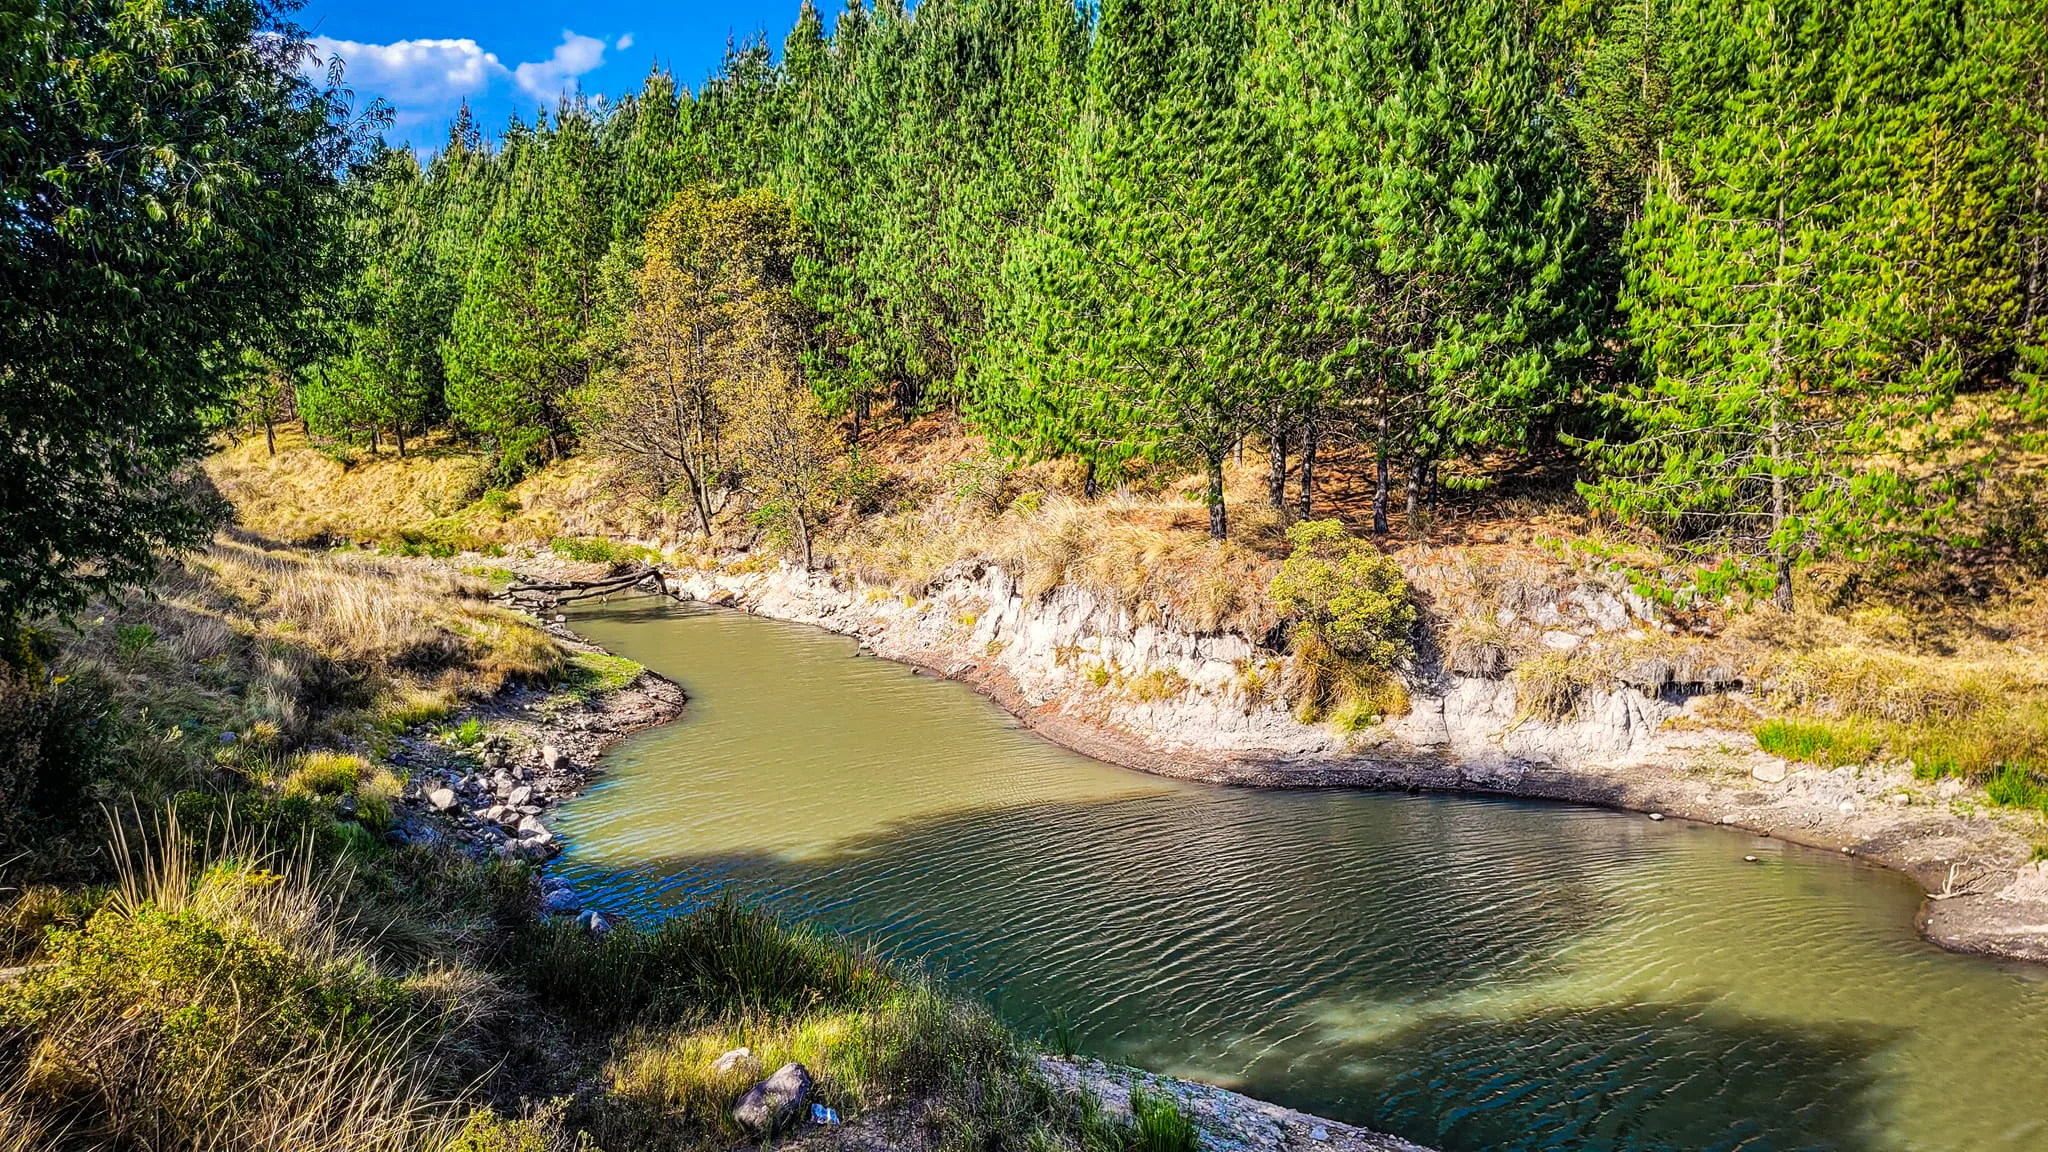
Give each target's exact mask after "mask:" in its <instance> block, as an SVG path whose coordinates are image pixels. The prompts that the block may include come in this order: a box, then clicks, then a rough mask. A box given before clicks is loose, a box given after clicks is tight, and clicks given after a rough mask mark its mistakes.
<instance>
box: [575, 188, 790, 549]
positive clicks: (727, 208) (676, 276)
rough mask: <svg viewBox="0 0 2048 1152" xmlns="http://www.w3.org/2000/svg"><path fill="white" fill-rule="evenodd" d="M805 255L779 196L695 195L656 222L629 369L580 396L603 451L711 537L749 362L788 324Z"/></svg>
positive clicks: (632, 323) (631, 331) (639, 485)
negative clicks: (799, 260)
mask: <svg viewBox="0 0 2048 1152" xmlns="http://www.w3.org/2000/svg"><path fill="white" fill-rule="evenodd" d="M797 249H798V233H797V230H796V225H795V221H794V219H793V218H792V217H791V215H790V211H789V207H788V205H787V204H786V203H784V202H783V201H781V200H780V199H778V198H777V197H775V196H774V195H773V194H772V193H768V192H765V191H755V192H749V193H744V194H742V195H740V196H737V197H726V196H722V195H720V194H718V193H716V192H714V191H712V190H709V189H705V188H702V187H699V188H690V189H685V190H684V191H683V192H682V194H680V195H678V196H677V197H676V198H675V199H674V200H672V201H671V202H670V203H669V205H668V207H666V208H664V209H662V211H661V212H660V213H658V214H657V215H656V216H655V218H654V220H653V221H652V222H651V223H650V224H649V225H648V227H647V237H646V250H647V254H646V259H645V262H644V263H643V265H642V267H641V269H640V273H639V276H638V278H637V301H636V303H635V305H634V307H633V309H632V311H631V313H630V314H629V316H628V318H627V321H626V338H625V347H624V355H623V357H622V361H621V363H620V364H619V366H618V367H617V368H616V369H614V370H613V371H611V372H608V373H606V374H605V375H604V376H603V377H602V378H601V379H600V380H599V381H598V382H597V383H596V384H595V385H594V386H592V387H591V388H589V389H587V390H586V392H585V393H584V395H583V396H582V397H581V404H582V410H583V423H584V425H585V427H586V428H588V430H589V432H590V434H591V438H592V441H593V443H594V444H595V445H596V447H598V448H599V449H600V450H601V451H604V452H606V453H608V454H609V455H611V456H612V457H613V458H614V459H616V460H617V461H619V463H620V464H621V465H622V466H623V467H622V475H623V476H624V477H625V478H627V480H628V482H629V483H630V484H631V485H632V486H633V487H634V488H635V489H637V490H638V491H640V492H641V493H642V494H643V495H645V496H647V497H649V498H651V499H653V500H655V501H666V500H669V499H671V498H674V497H675V496H677V495H683V496H686V497H687V498H688V500H689V503H690V509H691V512H692V513H693V515H694V516H695V519H696V524H697V529H698V531H699V532H701V533H703V534H704V535H706V536H709V535H710V534H711V517H712V515H713V514H714V513H715V512H716V511H717V509H715V508H714V507H713V506H712V492H711V489H712V485H713V483H714V482H715V481H716V480H717V478H718V476H719V474H720V473H721V472H722V471H723V470H724V468H725V467H726V461H725V455H726V449H725V446H724V444H723V438H724V437H725V435H726V433H727V431H728V426H729V425H730V424H731V422H732V417H731V416H730V414H729V413H728V409H730V408H732V407H733V406H734V405H735V403H736V401H737V399H738V398H739V395H738V390H739V389H740V386H741V382H742V381H744V380H746V379H748V378H749V377H750V375H752V374H753V372H754V371H755V366H754V365H752V364H750V363H748V362H747V358H749V357H753V356H758V355H761V354H762V353H763V351H764V344H763V339H762V336H761V334H760V330H761V329H762V328H763V326H765V325H773V324H779V323H786V321H785V319H784V317H782V316H780V315H778V311H786V309H787V296H788V291H789V286H790V281H791V264H792V262H793V260H794V257H795V253H796V251H797ZM798 506H799V507H806V506H804V505H801V504H799V505H798ZM806 531H807V529H806Z"/></svg>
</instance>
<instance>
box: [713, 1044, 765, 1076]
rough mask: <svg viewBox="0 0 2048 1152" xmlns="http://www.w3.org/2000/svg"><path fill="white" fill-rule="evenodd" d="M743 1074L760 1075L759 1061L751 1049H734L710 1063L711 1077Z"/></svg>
mask: <svg viewBox="0 0 2048 1152" xmlns="http://www.w3.org/2000/svg"><path fill="white" fill-rule="evenodd" d="M740 1072H744V1073H746V1074H747V1075H749V1076H758V1075H760V1074H761V1060H760V1058H759V1057H757V1056H755V1055H754V1050H753V1049H752V1048H734V1049H733V1050H732V1051H730V1052H727V1053H725V1054H724V1055H722V1056H720V1057H719V1058H718V1059H716V1060H713V1061H712V1062H711V1074H712V1075H713V1076H731V1075H734V1074H736V1073H740Z"/></svg>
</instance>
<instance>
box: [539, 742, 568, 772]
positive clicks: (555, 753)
mask: <svg viewBox="0 0 2048 1152" xmlns="http://www.w3.org/2000/svg"><path fill="white" fill-rule="evenodd" d="M540 766H541V769H542V771H546V772H560V771H561V770H562V769H564V768H567V767H568V766H569V758H568V757H567V756H564V755H563V754H562V750H561V749H560V748H557V747H555V746H554V745H553V744H544V745H542V746H541V750H540Z"/></svg>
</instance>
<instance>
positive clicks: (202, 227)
mask: <svg viewBox="0 0 2048 1152" xmlns="http://www.w3.org/2000/svg"><path fill="white" fill-rule="evenodd" d="M289 11H290V8H289V6H278V5H271V4H262V3H252V2H246V0H200V2H197V3H193V4H184V5H168V6H167V5H161V4H151V3H129V2H125V0H84V2H79V3H65V4H31V5H27V6H24V7H18V8H15V9H12V10H10V13H9V16H8V20H7V23H6V32H5V35H4V40H0V53H4V58H5V62H6V66H5V68H4V70H0V75H4V79H0V138H5V139H6V140H8V141H9V144H8V163H7V164H6V165H5V171H4V175H0V180H4V181H5V193H4V195H0V205H5V207H4V209H0V212H4V215H5V220H6V223H5V225H4V230H5V232H6V234H7V235H8V236H9V237H10V239H9V242H8V244H7V245H6V248H5V253H4V255H0V278H4V279H5V281H6V284H7V291H6V296H7V301H8V307H7V310H6V314H5V319H4V320H0V349H4V351H0V541H4V544H0V627H5V628H11V627H13V626H14V625H15V624H17V623H19V622H21V621H23V620H25V619H27V618H31V617H33V616H35V615H37V614H40V613H42V612H45V611H51V610H56V611H71V610H75V609H77V608H79V607H81V606H83V605H84V604H85V603H86V601H87V599H88V598H90V597H91V596H92V595H94V594H95V593H96V592H99V591H102V590H106V589H115V588H120V587H123V586H127V585H132V584H135V583H139V582H141V581H144V580H147V579H148V578H149V577H150V576H151V575H152V574H154V572H155V571H156V568H157V561H158V557H159V556H160V555H161V553H162V552H163V550H165V549H167V548H177V547H182V546H187V545H191V544H194V543H197V542H198V541H201V540H203V539H205V537H206V535H207V534H208V533H209V531H210V530H211V528H212V526H213V523H214V519H215V516H216V511H217V509H216V506H215V505H214V504H213V503H212V502H211V501H207V500H203V499H196V498H195V493H194V492H193V490H192V489H191V488H190V487H189V486H188V485H187V484H186V483H185V480H186V478H187V476H188V466H189V465H190V464H192V463H193V462H194V461H195V460H196V459H197V458H198V457H199V456H200V455H201V454H203V453H204V452H205V451H206V450H207V442H206V439H205V435H206V433H207V431H208V430H209V428H208V424H209V421H210V420H211V419H213V418H214V417H215V416H216V415H217V413H218V411H219V409H220V408H221V407H222V406H223V405H224V404H225V403H226V402H227V401H228V400H229V392H230V390H231V389H232V386H233V384H234V381H235V377H236V374H237V373H236V370H235V369H233V368H230V369H229V370H226V371H223V370H221V366H222V365H236V364H239V362H240V358H241V355H242V353H243V352H244V351H246V350H259V351H261V350H266V349H274V348H279V347H288V346H290V345H291V344H293V343H295V341H296V337H297V335H298V330H299V327H300V325H299V320H298V318H299V315H300V313H301V311H302V309H303V307H304V305H305V303H306V301H308V300H309V299H310V298H312V297H314V296H315V295H317V294H318V293H319V292H321V291H322V290H323V288H324V287H325V284H326V281H327V279H328V271H327V269H326V267H325V265H324V261H323V257H322V245H321V244H320V239H321V236H322V234H323V231H324V230H325V229H326V228H327V227H328V226H329V221H330V220H331V219H332V209H333V207H334V201H333V193H334V188H335V180H334V174H335V172H336V171H337V169H339V168H340V167H341V166H342V165H343V164H344V163H345V162H346V161H347V160H348V159H349V154H350V151H351V145H352V141H351V137H350V135H349V131H350V129H351V128H352V127H355V125H352V124H351V122H350V116H351V109H350V107H349V105H348V102H347V101H348V96H347V92H346V90H345V89H344V88H342V87H341V85H340V83H339V81H340V77H339V73H338V72H337V73H335V74H334V75H332V76H330V77H329V81H330V82H329V83H328V84H327V85H325V86H316V85H315V84H314V83H312V82H311V81H309V80H308V79H306V78H305V76H304V74H303V73H302V72H301V70H300V69H301V64H302V61H303V60H304V57H305V54H306V51H307V45H306V41H305V38H304V34H303V32H301V30H299V29H298V28H296V27H294V26H292V25H291V24H289V23H288V22H286V21H285V19H284V16H285V15H286V14H287V13H289ZM375 111H376V110H373V116H372V119H371V120H370V121H368V122H366V123H365V124H364V125H363V126H365V127H369V128H374V127H375V126H376V124H377V122H378V121H377V120H376V119H375V115H374V113H375Z"/></svg>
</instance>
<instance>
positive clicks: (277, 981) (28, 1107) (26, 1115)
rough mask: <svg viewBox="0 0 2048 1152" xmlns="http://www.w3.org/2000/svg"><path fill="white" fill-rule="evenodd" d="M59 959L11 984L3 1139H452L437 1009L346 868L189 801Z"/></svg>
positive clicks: (380, 1146) (250, 1144) (35, 1143)
mask: <svg viewBox="0 0 2048 1152" xmlns="http://www.w3.org/2000/svg"><path fill="white" fill-rule="evenodd" d="M114 858H115V860H116V863H117V866H118V882H117V884H116V886H115V889H114V892H113V894H112V896H111V897H110V899H109V900H108V901H107V903H106V905H105V907H103V908H102V909H101V910H100V911H99V912H98V913H96V914H95V915H94V916H93V917H92V919H91V921H90V922H89V923H88V924H86V925H85V926H83V927H82V928H79V929H77V930H74V931H71V932H68V933H61V934H59V935H58V936H56V937H53V938H52V941H51V943H50V945H49V951H48V955H49V958H48V961H47V962H46V963H45V964H43V965H42V966H39V967H37V968H34V969H32V970H30V971H29V972H28V973H27V974H26V975H24V976H23V977H21V978H20V979H18V980H17V981H15V982H13V983H12V984H9V985H6V986H4V987H0V1021H4V1022H5V1024H6V1025H7V1026H8V1027H9V1028H11V1029H16V1030H19V1034H20V1035H21V1044H20V1047H19V1048H18V1049H17V1050H16V1052H17V1055H16V1056H14V1057H12V1058H10V1059H8V1060H6V1061H5V1063H4V1064H0V1069H4V1072H0V1074H4V1075H5V1076H6V1077H7V1079H6V1082H5V1085H4V1087H0V1103H4V1107H0V1112H5V1113H6V1114H7V1116H8V1123H7V1126H6V1127H0V1148H5V1147H8V1146H9V1143H10V1142H13V1143H15V1144H16V1145H17V1146H32V1147H39V1148H48V1149H69V1148H76V1149H81V1150H82V1149H96V1148H121V1147H150V1148H159V1149H166V1150H170V1149H193V1150H195V1152H197V1150H199V1149H206V1150H213V1149H226V1150H231V1152H240V1150H245V1149H246V1150H248V1152H256V1150H259V1149H262V1150H278V1149H288V1150H290V1152H330V1150H331V1152H343V1150H354V1149H366V1150H370V1152H412V1150H415V1149H418V1150H425V1149H434V1148H439V1147H441V1146H442V1145H443V1144H445V1143H446V1141H447V1139H448V1138H449V1136H450V1135H451V1134H452V1132H453V1130H454V1124H453V1118H454V1115H455V1112H454V1110H453V1108H452V1105H451V1103H450V1102H448V1101H445V1100H443V1099H441V1098H439V1097H438V1096H437V1095H436V1094H435V1092H434V1091H433V1089H432V1088H431V1086H430V1081H431V1079H432V1076H431V1063H432V1062H431V1060H430V1059H428V1058H426V1053H427V1052H428V1047H427V1045H426V1044H425V1039H424V1038H425V1037H426V1036H427V1035H429V1034H430V1033H431V1032H432V1031H434V1030H435V1029H436V1028H438V1027H439V1026H440V1025H439V1022H437V1021H436V1020H434V1019H433V1018H432V1015H431V1009H430V1008H429V1006H428V1005H427V1004H426V1002H424V1001H422V1000H421V999H420V998H418V997H415V996H412V995H411V994H409V993H408V992H406V990H405V989H404V987H403V985H402V984H400V983H398V982H397V981H395V980H393V979H392V978H391V977H389V976H387V975H385V974H384V973H383V972H382V971H381V970H380V968H379V966H378V963H377V961H376V958H375V956H374V955H373V954H372V953H371V952H370V951H368V949H367V948H366V947H365V946H364V945H363V944H362V943H361V942H360V938H359V936H358V934H357V933H356V931H355V924H354V922H353V920H352V917H351V916H350V915H349V914H348V912H347V911H346V906H345V905H344V903H343V893H344V891H345V889H346V887H347V883H348V881H347V877H346V875H345V874H335V873H329V874H327V875H325V876H317V875H316V874H315V869H314V868H313V865H312V857H311V855H310V854H309V853H299V854H296V855H291V854H279V853H277V852H275V851H271V850H267V849H266V848H265V846H264V845H263V843H262V842H261V841H260V840H259V839H257V838H255V837H252V836H250V835H248V834H246V833H244V832H241V831H238V830H236V829H234V828H232V827H221V828H216V829H214V830H213V832H212V834H211V835H207V836H203V837H200V836H193V835H190V834H188V833H187V832H186V831H185V830H184V829H181V828H180V827H179V825H178V822H177V819H176V816H175V814H171V815H169V816H167V817H165V818H163V819H162V820H161V821H160V822H159V823H158V824H157V825H156V827H155V831H154V833H153V834H152V835H150V836H148V837H147V838H146V839H145V840H142V841H133V840H131V839H129V838H128V837H127V836H125V835H123V834H122V833H120V832H119V831H118V830H117V832H116V840H115V844H114Z"/></svg>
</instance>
